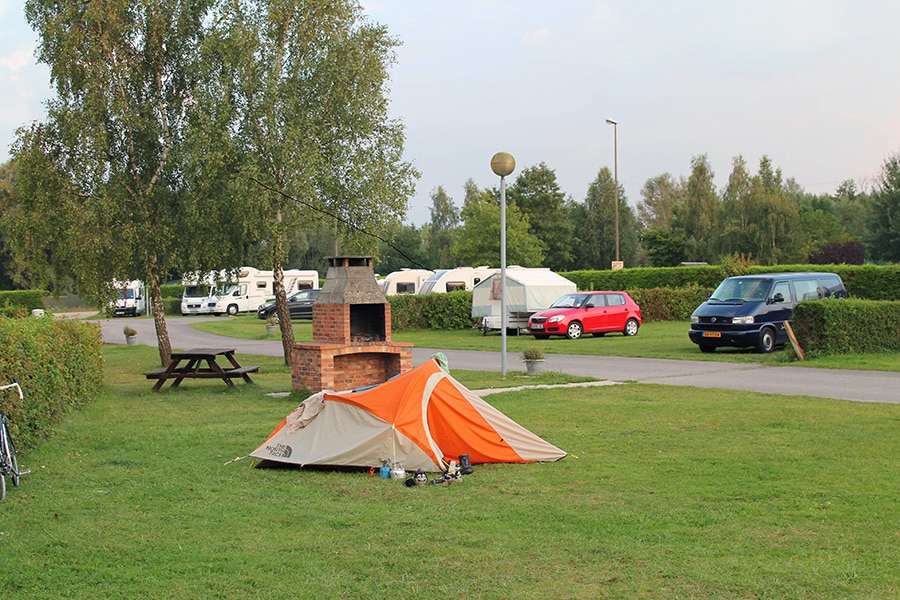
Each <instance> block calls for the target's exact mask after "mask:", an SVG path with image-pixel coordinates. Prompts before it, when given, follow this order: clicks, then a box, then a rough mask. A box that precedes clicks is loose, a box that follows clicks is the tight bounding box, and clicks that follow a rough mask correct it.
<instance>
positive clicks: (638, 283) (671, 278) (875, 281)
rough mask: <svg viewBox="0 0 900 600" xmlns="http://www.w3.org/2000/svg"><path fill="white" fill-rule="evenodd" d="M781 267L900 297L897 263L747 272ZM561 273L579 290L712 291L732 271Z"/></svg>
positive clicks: (869, 293)
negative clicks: (693, 288) (831, 275)
mask: <svg viewBox="0 0 900 600" xmlns="http://www.w3.org/2000/svg"><path fill="white" fill-rule="evenodd" d="M783 271H786V272H807V271H811V272H828V273H837V274H838V275H840V276H841V279H843V280H844V285H845V286H846V287H847V291H848V292H849V294H850V295H851V296H853V297H855V298H861V299H866V300H900V266H897V265H891V266H878V265H775V266H768V267H750V268H749V274H754V273H780V272H783ZM560 275H562V276H563V277H566V278H567V279H570V280H571V281H573V282H574V283H575V285H576V286H578V289H579V290H638V289H650V288H684V287H691V286H699V287H701V288H704V289H706V290H707V291H710V292H711V291H712V290H714V289H715V288H716V286H718V285H719V283H721V281H722V280H723V279H725V278H726V277H728V276H730V275H734V273H733V272H730V271H729V270H728V268H727V267H725V266H722V265H713V266H701V267H654V268H639V269H622V270H619V271H568V272H564V273H560ZM638 304H640V303H638ZM641 308H643V305H642V306H641Z"/></svg>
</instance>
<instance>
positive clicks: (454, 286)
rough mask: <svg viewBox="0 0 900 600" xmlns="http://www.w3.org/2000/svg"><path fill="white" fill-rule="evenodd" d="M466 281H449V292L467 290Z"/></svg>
mask: <svg viewBox="0 0 900 600" xmlns="http://www.w3.org/2000/svg"><path fill="white" fill-rule="evenodd" d="M465 289H466V283H465V282H464V281H448V282H447V291H448V292H458V291H459V290H465Z"/></svg>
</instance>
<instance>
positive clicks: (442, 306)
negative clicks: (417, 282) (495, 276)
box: [388, 290, 474, 330]
mask: <svg viewBox="0 0 900 600" xmlns="http://www.w3.org/2000/svg"><path fill="white" fill-rule="evenodd" d="M388 302H390V303H391V329H392V330H402V329H471V328H472V326H473V325H474V320H473V319H472V292H467V291H464V290H460V291H457V292H450V293H448V294H423V295H419V294H397V295H395V296H388Z"/></svg>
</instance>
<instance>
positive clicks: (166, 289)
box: [159, 283, 184, 300]
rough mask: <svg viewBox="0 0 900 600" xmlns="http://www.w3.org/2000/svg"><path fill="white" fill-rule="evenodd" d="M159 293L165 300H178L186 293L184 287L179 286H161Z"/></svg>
mask: <svg viewBox="0 0 900 600" xmlns="http://www.w3.org/2000/svg"><path fill="white" fill-rule="evenodd" d="M159 293H160V295H161V296H162V297H163V298H178V299H179V300H181V295H182V294H183V293H184V286H183V285H181V284H180V283H179V284H169V285H161V286H159Z"/></svg>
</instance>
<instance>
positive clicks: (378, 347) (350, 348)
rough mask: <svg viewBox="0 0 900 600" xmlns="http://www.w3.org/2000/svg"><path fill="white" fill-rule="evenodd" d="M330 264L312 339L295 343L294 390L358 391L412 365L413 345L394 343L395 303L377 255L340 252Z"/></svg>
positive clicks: (316, 310) (316, 308)
mask: <svg viewBox="0 0 900 600" xmlns="http://www.w3.org/2000/svg"><path fill="white" fill-rule="evenodd" d="M328 264H329V266H328V273H327V275H326V277H325V284H324V285H323V286H322V291H321V292H320V293H319V297H318V298H317V299H316V302H315V304H313V341H312V342H311V343H301V344H294V350H293V355H292V356H293V360H292V361H291V362H292V381H293V387H294V389H298V390H299V389H306V390H309V391H310V392H311V393H315V392H318V391H321V390H323V389H330V390H335V391H339V390H348V389H354V388H358V387H363V386H367V385H373V384H376V383H381V382H383V381H387V380H388V379H390V378H391V377H393V376H394V375H398V374H400V373H402V372H404V371H408V370H409V369H410V368H412V344H394V343H392V342H391V305H390V303H389V302H388V301H387V298H385V296H384V294H383V293H382V291H381V288H380V287H379V286H378V282H377V281H376V280H375V272H374V271H373V269H372V257H371V256H338V257H332V258H329V259H328Z"/></svg>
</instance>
